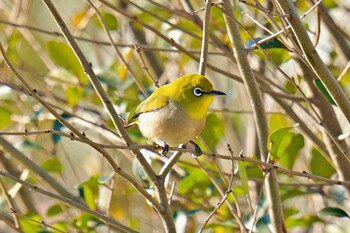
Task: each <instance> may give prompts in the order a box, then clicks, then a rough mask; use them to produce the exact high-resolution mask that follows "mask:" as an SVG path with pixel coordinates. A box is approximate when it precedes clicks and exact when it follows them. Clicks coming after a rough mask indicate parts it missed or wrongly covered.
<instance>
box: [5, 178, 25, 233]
mask: <svg viewBox="0 0 350 233" xmlns="http://www.w3.org/2000/svg"><path fill="white" fill-rule="evenodd" d="M0 190H1V192H2V193H3V196H4V198H5V200H6V202H7V205H8V207H9V209H10V212H11V215H12V218H13V222H14V223H15V227H16V229H18V230H19V231H23V229H22V227H21V225H20V224H19V219H18V217H17V215H16V213H15V211H16V208H15V205H14V204H13V202H12V199H11V197H10V195H9V194H8V193H7V190H6V187H5V185H4V183H3V182H2V179H1V178H0Z"/></svg>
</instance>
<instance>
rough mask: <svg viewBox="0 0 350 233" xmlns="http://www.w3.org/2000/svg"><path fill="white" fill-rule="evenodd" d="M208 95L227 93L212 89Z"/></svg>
mask: <svg viewBox="0 0 350 233" xmlns="http://www.w3.org/2000/svg"><path fill="white" fill-rule="evenodd" d="M207 94H208V95H226V94H225V93H223V92H221V91H215V90H214V91H210V92H208V93H207Z"/></svg>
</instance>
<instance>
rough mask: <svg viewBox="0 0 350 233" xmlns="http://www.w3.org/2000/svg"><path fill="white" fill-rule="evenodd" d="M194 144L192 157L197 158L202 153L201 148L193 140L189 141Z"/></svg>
mask: <svg viewBox="0 0 350 233" xmlns="http://www.w3.org/2000/svg"><path fill="white" fill-rule="evenodd" d="M189 142H190V143H191V144H192V145H193V146H194V153H192V157H193V158H195V159H196V158H197V157H198V156H201V155H202V154H203V151H202V149H201V148H200V147H199V146H198V145H197V143H195V142H194V141H189Z"/></svg>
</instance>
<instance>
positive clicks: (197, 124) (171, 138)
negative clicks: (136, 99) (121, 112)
mask: <svg viewBox="0 0 350 233" xmlns="http://www.w3.org/2000/svg"><path fill="white" fill-rule="evenodd" d="M205 119H206V116H205V117H203V118H201V119H194V118H192V117H191V116H190V115H189V114H187V113H186V112H185V111H183V110H181V109H180V108H179V107H178V106H177V105H176V103H173V102H171V103H169V104H168V105H167V106H166V107H164V108H162V109H160V110H158V111H153V112H147V113H142V114H141V115H140V116H139V128H140V131H141V133H142V134H143V135H144V136H145V137H147V138H150V139H152V140H153V141H163V142H165V143H167V144H168V145H170V146H175V145H178V144H184V143H186V142H188V141H190V140H192V139H194V138H195V137H197V136H198V135H199V134H200V132H201V131H202V129H203V127H204V125H205Z"/></svg>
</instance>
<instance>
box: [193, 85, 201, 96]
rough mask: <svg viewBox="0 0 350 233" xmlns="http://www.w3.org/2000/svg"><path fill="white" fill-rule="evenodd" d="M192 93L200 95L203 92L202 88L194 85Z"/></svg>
mask: <svg viewBox="0 0 350 233" xmlns="http://www.w3.org/2000/svg"><path fill="white" fill-rule="evenodd" d="M193 94H194V95H195V96H201V95H202V94H203V92H202V89H200V88H199V87H196V88H195V89H193Z"/></svg>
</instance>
